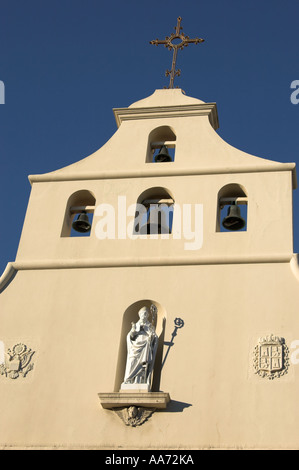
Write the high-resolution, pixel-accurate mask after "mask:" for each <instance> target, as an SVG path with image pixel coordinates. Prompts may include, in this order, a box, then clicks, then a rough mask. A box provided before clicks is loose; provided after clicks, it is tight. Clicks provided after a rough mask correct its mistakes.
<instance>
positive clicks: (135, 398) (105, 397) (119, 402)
mask: <svg viewBox="0 0 299 470" xmlns="http://www.w3.org/2000/svg"><path fill="white" fill-rule="evenodd" d="M98 395H99V398H100V402H101V405H102V407H103V408H105V409H114V408H121V407H130V406H142V407H145V408H155V409H157V408H159V409H165V408H166V407H167V404H168V403H169V401H170V396H169V393H164V392H142V391H138V390H137V391H136V390H135V391H134V392H133V391H129V390H127V391H121V392H111V393H99V394H98Z"/></svg>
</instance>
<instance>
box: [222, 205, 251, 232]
mask: <svg viewBox="0 0 299 470" xmlns="http://www.w3.org/2000/svg"><path fill="white" fill-rule="evenodd" d="M222 225H223V227H224V228H226V229H227V230H234V231H237V230H241V229H242V228H244V227H245V225H246V221H245V220H244V219H243V218H242V217H241V211H240V207H239V206H238V205H237V204H236V203H235V202H234V203H233V204H232V205H231V206H229V208H228V210H227V216H226V217H225V218H224V219H223V221H222Z"/></svg>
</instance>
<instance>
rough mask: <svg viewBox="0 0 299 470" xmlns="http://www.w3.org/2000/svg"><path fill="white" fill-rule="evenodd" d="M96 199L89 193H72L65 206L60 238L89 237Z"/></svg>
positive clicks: (81, 191) (83, 190)
mask: <svg viewBox="0 0 299 470" xmlns="http://www.w3.org/2000/svg"><path fill="white" fill-rule="evenodd" d="M95 204H96V199H95V196H94V195H93V193H92V192H91V191H88V190H86V189H82V190H80V191H76V192H75V193H73V194H72V195H71V196H70V197H69V199H68V201H67V205H66V210H65V216H64V221H63V226H62V231H61V237H84V236H85V237H88V236H90V232H91V227H92V220H93V214H94V209H95Z"/></svg>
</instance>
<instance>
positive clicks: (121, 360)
mask: <svg viewBox="0 0 299 470" xmlns="http://www.w3.org/2000/svg"><path fill="white" fill-rule="evenodd" d="M151 305H154V306H155V307H156V308H157V317H156V321H155V328H156V333H157V335H158V338H159V342H158V349H157V353H156V359H155V365H154V371H153V379H152V391H159V387H160V375H161V364H162V355H163V343H164V333H165V323H166V312H165V309H164V308H163V307H162V306H161V305H160V304H159V303H158V302H156V301H155V300H150V299H143V300H138V301H137V302H134V303H133V304H131V305H130V306H129V307H128V308H127V309H126V310H125V312H124V314H123V317H122V326H121V335H120V343H119V352H118V361H117V368H116V376H115V384H114V391H115V392H118V391H119V390H120V387H121V384H122V382H123V379H124V374H125V369H126V362H127V335H128V333H129V331H130V330H131V324H132V322H134V323H136V322H137V321H138V319H139V317H138V312H139V310H140V309H141V308H142V307H148V308H149V309H150V307H151Z"/></svg>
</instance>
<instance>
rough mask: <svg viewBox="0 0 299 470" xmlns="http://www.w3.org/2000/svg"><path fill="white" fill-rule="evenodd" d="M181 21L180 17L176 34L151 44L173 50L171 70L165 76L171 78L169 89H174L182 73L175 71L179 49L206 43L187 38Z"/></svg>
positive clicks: (198, 39) (197, 39)
mask: <svg viewBox="0 0 299 470" xmlns="http://www.w3.org/2000/svg"><path fill="white" fill-rule="evenodd" d="M181 21H182V18H181V17H180V16H179V17H178V19H177V25H176V27H175V28H174V29H175V33H172V34H171V35H170V36H166V38H165V39H164V40H160V39H155V40H154V41H150V44H154V45H155V46H158V45H159V44H164V46H165V47H167V49H168V50H169V51H171V50H173V56H172V65H171V70H166V74H165V75H166V77H168V76H170V82H169V86H168V88H174V86H173V83H174V79H175V77H176V76H180V75H181V71H180V70H176V69H175V67H176V60H177V54H178V51H179V49H184V47H187V46H188V45H189V44H192V43H193V44H198V43H200V42H204V39H200V38H195V39H190V38H189V36H185V34H184V33H183V32H181V30H182V29H183V28H182V27H181Z"/></svg>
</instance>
